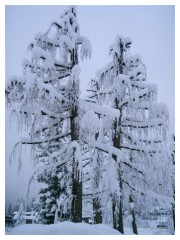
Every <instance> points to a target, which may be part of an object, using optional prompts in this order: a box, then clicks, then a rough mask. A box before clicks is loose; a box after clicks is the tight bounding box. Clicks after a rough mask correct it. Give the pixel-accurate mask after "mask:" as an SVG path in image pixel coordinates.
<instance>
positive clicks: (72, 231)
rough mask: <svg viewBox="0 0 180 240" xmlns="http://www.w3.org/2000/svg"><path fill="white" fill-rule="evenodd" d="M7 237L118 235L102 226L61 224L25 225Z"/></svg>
mask: <svg viewBox="0 0 180 240" xmlns="http://www.w3.org/2000/svg"><path fill="white" fill-rule="evenodd" d="M7 234H9V235H119V234H120V233H119V232H118V231H117V230H115V229H113V228H111V227H109V226H107V225H104V224H97V225H90V224H87V223H72V222H62V223H57V224H51V225H42V224H31V225H30V224H27V225H21V226H18V227H15V228H14V229H13V230H12V231H11V232H9V233H7Z"/></svg>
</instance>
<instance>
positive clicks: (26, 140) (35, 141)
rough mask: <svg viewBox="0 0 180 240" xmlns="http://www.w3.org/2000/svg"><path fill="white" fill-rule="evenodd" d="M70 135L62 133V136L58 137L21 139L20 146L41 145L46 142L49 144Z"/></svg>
mask: <svg viewBox="0 0 180 240" xmlns="http://www.w3.org/2000/svg"><path fill="white" fill-rule="evenodd" d="M69 135H70V132H67V133H64V134H59V135H55V136H50V137H47V138H44V139H32V140H31V139H28V138H22V139H21V142H20V143H21V144H41V143H46V142H50V141H53V140H57V139H61V138H64V137H67V136H69Z"/></svg>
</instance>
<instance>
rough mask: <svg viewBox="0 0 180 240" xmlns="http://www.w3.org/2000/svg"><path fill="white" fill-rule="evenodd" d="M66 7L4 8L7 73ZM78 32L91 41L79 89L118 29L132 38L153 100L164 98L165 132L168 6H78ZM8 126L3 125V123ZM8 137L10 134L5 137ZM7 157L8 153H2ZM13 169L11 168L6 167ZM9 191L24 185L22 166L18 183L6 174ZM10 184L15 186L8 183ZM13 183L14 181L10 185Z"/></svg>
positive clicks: (170, 70)
mask: <svg viewBox="0 0 180 240" xmlns="http://www.w3.org/2000/svg"><path fill="white" fill-rule="evenodd" d="M65 8H66V6H8V7H6V77H8V76H11V75H22V68H21V63H22V60H23V59H24V58H28V57H29V55H27V51H26V50H27V46H28V44H29V43H30V42H31V41H32V40H33V39H34V34H35V33H36V32H42V33H43V32H45V31H46V30H47V29H48V27H49V25H50V23H51V22H52V21H53V20H55V19H57V18H58V17H59V16H60V15H61V13H62V12H63V10H64V9H65ZM77 14H78V15H77V16H78V22H79V25H80V34H81V35H83V36H86V37H88V38H89V39H90V41H91V43H92V51H93V52H92V58H91V60H87V61H84V62H83V63H81V64H80V66H81V75H80V79H81V91H82V93H84V92H85V89H86V86H87V83H88V81H89V80H90V79H91V77H94V76H95V73H96V71H97V70H99V68H101V67H103V66H104V65H105V64H106V63H107V62H109V61H110V58H109V46H110V44H111V43H112V42H113V41H114V39H115V37H116V35H117V34H120V35H122V36H124V37H131V39H132V42H133V45H132V48H131V53H132V54H136V53H138V54H139V55H141V57H142V60H143V62H144V64H146V66H147V76H148V79H147V80H148V82H149V83H156V84H157V85H158V102H165V103H166V104H167V106H168V109H169V113H170V131H171V132H174V121H175V120H174V119H175V104H174V94H175V89H174V88H175V86H174V82H175V72H174V68H175V58H174V51H175V45H174V41H175V39H174V38H175V32H174V30H175V29H174V7H173V6H77ZM6 128H8V125H7V126H6ZM7 132H8V133H7V139H6V153H8V152H10V150H11V148H12V145H13V143H14V142H15V141H16V139H15V137H14V139H13V137H12V136H15V135H16V134H17V133H14V134H12V131H9V130H7ZM10 136H11V137H10ZM7 156H8V154H7ZM11 171H14V170H11ZM6 176H7V178H6V179H7V180H6V189H7V192H6V193H7V194H8V196H10V195H11V197H12V196H15V195H16V194H17V186H18V185H17V184H19V183H20V185H19V186H21V190H22V189H24V188H25V186H26V184H27V183H26V181H22V179H23V171H22V173H21V176H20V177H18V179H21V180H18V181H17V182H16V181H12V180H11V179H9V177H8V176H9V174H8V173H7V174H6ZM13 184H14V185H13ZM15 184H16V185H15Z"/></svg>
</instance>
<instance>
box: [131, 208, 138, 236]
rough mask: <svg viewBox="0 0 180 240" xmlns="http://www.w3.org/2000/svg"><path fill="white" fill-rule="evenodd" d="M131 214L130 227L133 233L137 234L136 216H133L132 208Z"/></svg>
mask: <svg viewBox="0 0 180 240" xmlns="http://www.w3.org/2000/svg"><path fill="white" fill-rule="evenodd" d="M131 214H132V219H133V220H132V229H133V233H134V234H136V235H138V231H137V225H136V217H135V212H134V209H132V211H131Z"/></svg>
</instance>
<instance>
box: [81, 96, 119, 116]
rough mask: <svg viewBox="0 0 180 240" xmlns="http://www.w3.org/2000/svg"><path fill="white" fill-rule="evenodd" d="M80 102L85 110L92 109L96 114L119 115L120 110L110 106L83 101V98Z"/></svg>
mask: <svg viewBox="0 0 180 240" xmlns="http://www.w3.org/2000/svg"><path fill="white" fill-rule="evenodd" d="M81 102H82V105H83V108H84V110H85V111H93V112H95V113H96V114H100V115H103V116H110V117H112V118H119V116H120V112H119V110H118V109H113V108H112V107H108V106H100V105H99V104H95V103H92V102H85V101H83V100H81Z"/></svg>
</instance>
